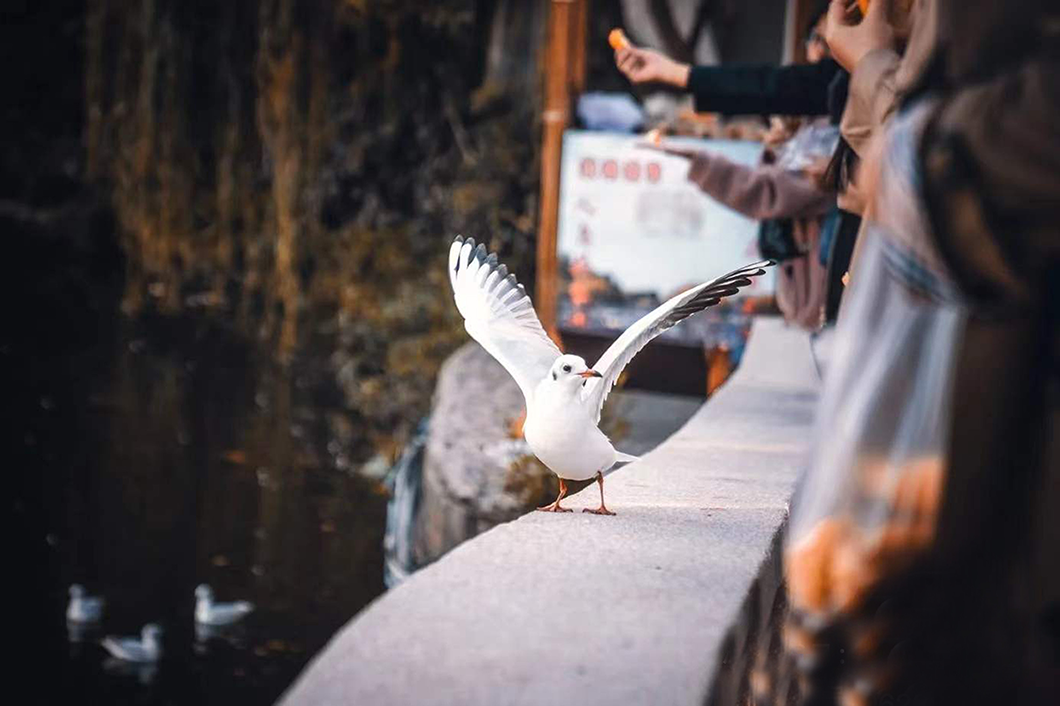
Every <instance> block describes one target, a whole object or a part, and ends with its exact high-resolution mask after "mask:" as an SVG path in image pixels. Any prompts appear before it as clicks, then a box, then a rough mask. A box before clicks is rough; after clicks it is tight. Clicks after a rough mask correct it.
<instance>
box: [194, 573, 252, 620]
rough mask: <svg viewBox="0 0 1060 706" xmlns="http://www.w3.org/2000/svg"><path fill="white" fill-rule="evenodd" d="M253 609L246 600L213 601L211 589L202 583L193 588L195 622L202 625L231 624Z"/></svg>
mask: <svg viewBox="0 0 1060 706" xmlns="http://www.w3.org/2000/svg"><path fill="white" fill-rule="evenodd" d="M253 610H254V605H253V604H252V603H248V602H247V601H236V602H234V603H214V601H213V589H212V588H210V587H209V586H207V585H206V584H204V583H202V584H199V585H198V586H197V587H196V588H195V622H196V623H201V624H202V625H231V624H232V623H235V622H238V621H240V620H242V619H243V618H244V617H245V616H246V615H247V613H250V612H251V611H253Z"/></svg>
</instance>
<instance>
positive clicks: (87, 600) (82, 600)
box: [66, 583, 105, 624]
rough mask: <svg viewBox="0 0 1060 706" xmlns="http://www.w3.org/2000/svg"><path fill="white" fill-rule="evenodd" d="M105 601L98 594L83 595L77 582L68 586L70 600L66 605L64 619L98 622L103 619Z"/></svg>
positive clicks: (81, 622)
mask: <svg viewBox="0 0 1060 706" xmlns="http://www.w3.org/2000/svg"><path fill="white" fill-rule="evenodd" d="M104 604H105V601H104V600H103V598H102V597H100V596H87V595H85V587H84V586H82V585H81V584H79V583H75V584H73V585H72V586H70V602H69V603H68V604H67V605H66V620H67V622H70V623H79V624H85V623H98V622H99V621H100V620H102V619H103V606H104Z"/></svg>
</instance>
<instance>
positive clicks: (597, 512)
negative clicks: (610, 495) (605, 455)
mask: <svg viewBox="0 0 1060 706" xmlns="http://www.w3.org/2000/svg"><path fill="white" fill-rule="evenodd" d="M596 482H597V483H599V484H600V507H598V508H596V509H595V510H590V509H589V508H585V509H584V510H582V512H591V513H593V514H594V515H614V514H615V513H613V512H611V511H610V510H608V509H607V508H606V507H605V506H604V474H603V473H601V472H600V471H597V472H596Z"/></svg>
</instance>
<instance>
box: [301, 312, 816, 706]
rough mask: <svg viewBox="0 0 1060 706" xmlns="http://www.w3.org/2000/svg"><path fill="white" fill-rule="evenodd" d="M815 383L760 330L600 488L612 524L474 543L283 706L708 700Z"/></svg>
mask: <svg viewBox="0 0 1060 706" xmlns="http://www.w3.org/2000/svg"><path fill="white" fill-rule="evenodd" d="M817 386H818V380H817V376H816V371H815V368H814V365H813V362H812V359H811V356H810V350H809V342H808V338H807V336H806V335H805V334H803V333H801V332H797V331H795V330H791V329H787V328H786V327H784V325H783V324H782V323H780V322H779V321H775V320H759V321H757V322H756V324H755V327H754V332H753V334H752V338H751V342H750V345H749V347H748V350H747V352H746V354H745V356H744V361H743V364H742V366H741V368H740V370H739V371H737V373H736V374H735V375H734V376H733V378H732V379H731V380H730V382H729V383H728V384H726V385H725V387H723V388H722V389H721V390H720V391H719V392H718V393H716V394H715V396H714V397H713V398H712V399H711V400H710V402H708V403H707V404H706V405H704V406H703V407H702V408H701V409H700V410H699V411H698V412H697V413H696V414H695V415H694V416H693V417H692V419H691V420H689V422H688V423H687V424H686V425H685V426H684V427H683V428H682V429H681V430H680V431H679V432H678V433H677V434H675V435H674V436H672V437H671V438H670V439H668V440H667V441H666V442H665V443H663V444H662V445H661V446H659V448H657V449H656V450H654V451H653V452H651V453H649V454H647V455H646V456H645V457H644V458H642V459H641V460H640V461H638V462H636V463H634V464H630V465H629V466H626V467H625V468H623V469H621V470H619V471H617V472H615V473H614V474H612V475H611V476H610V477H609V479H608V481H607V499H608V506H609V507H611V508H612V509H614V510H616V511H617V512H618V513H619V514H618V516H617V517H614V518H607V517H596V516H590V515H583V514H581V513H579V512H575V513H574V514H570V515H558V516H556V515H546V514H543V513H530V514H528V515H524V516H523V517H521V518H519V519H518V520H516V521H514V522H510V523H507V524H503V525H500V526H498V527H496V528H494V529H492V530H490V531H488V532H486V533H485V534H483V535H481V536H479V537H476V538H475V539H473V540H471V541H469V542H466V543H465V544H463V545H461V546H459V547H457V548H456V549H454V550H453V551H451V552H450V553H449V554H447V555H446V556H445V557H443V558H442V559H441V560H439V561H438V562H436V563H435V564H433V565H431V566H429V567H427V568H426V569H424V570H422V571H420V572H418V573H416V574H415V575H413V576H412V577H411V578H410V579H409V580H408V581H406V582H404V583H402V584H401V585H400V586H398V587H397V588H395V589H394V590H392V591H390V592H389V593H387V594H386V595H384V596H382V597H381V598H380V599H378V600H377V601H376V602H375V603H374V604H372V605H371V606H369V607H368V608H367V609H365V610H364V611H363V612H362V613H361V614H360V615H359V616H357V617H356V618H355V619H354V620H352V621H351V622H350V623H349V624H348V625H347V626H346V627H345V628H343V630H341V631H340V632H339V633H338V634H337V635H336V636H335V638H333V639H332V641H331V643H330V644H329V645H328V646H327V647H326V648H325V649H324V651H323V652H321V654H319V655H318V656H317V657H316V658H315V659H314V661H313V662H312V663H311V664H310V665H309V667H307V669H306V671H305V672H304V673H303V674H302V676H301V677H300V678H299V680H298V681H297V682H296V683H295V684H294V685H293V686H292V687H291V689H290V690H289V691H288V693H287V694H286V695H285V697H284V699H283V702H284V703H285V704H290V705H295V704H330V703H373V704H406V703H420V702H429V703H434V704H497V703H508V704H537V703H551V702H556V701H560V700H562V701H566V702H571V703H579V704H583V703H584V704H597V703H599V704H604V703H607V704H616V703H673V704H698V703H702V702H703V700H704V698H705V697H706V695H707V692H708V688H709V683H708V682H709V681H710V678H711V674H712V673H713V671H714V668H715V665H716V662H717V660H718V655H719V651H720V648H721V646H722V643H723V640H724V638H725V633H726V629H727V628H728V627H729V625H730V624H731V622H732V621H733V619H734V618H735V617H736V616H737V615H738V614H739V611H740V608H741V605H742V604H743V602H744V599H745V597H746V596H747V594H748V590H749V588H750V587H751V586H752V584H753V582H754V580H755V577H756V575H757V574H758V571H759V568H760V566H761V565H762V562H763V561H764V560H765V559H766V557H767V555H768V554H769V551H770V546H771V543H772V542H773V540H774V537H775V535H776V532H777V529H778V528H779V527H780V525H781V524H782V522H783V520H784V518H785V516H786V512H787V503H788V498H789V497H790V494H791V490H792V487H793V485H794V481H795V477H796V474H797V472H798V470H799V468H800V467H801V466H802V464H803V459H804V453H805V451H806V450H807V448H808V442H809V437H810V425H811V418H812V413H813V406H814V403H815V401H816V395H817ZM594 503H595V493H582V494H580V495H579V496H576V497H575V498H572V499H571V501H570V506H571V507H573V508H575V509H580V508H582V507H589V506H592V505H594Z"/></svg>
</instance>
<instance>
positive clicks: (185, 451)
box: [16, 320, 386, 704]
mask: <svg viewBox="0 0 1060 706" xmlns="http://www.w3.org/2000/svg"><path fill="white" fill-rule="evenodd" d="M104 331H106V329H104ZM252 351H253V348H252V346H250V345H248V344H247V343H245V342H242V341H240V340H239V339H238V338H236V337H234V336H232V335H229V334H227V333H226V332H225V331H224V330H222V329H220V328H219V327H216V326H213V325H211V324H209V323H208V322H202V321H183V320H178V321H173V320H167V321H155V322H149V323H148V324H145V325H138V326H135V327H134V326H132V325H131V324H125V323H119V324H116V325H115V327H114V328H113V329H111V330H110V331H109V333H106V334H105V335H101V340H100V341H99V342H97V343H96V344H95V345H94V346H91V347H88V348H86V349H84V350H80V351H77V352H76V354H75V355H73V356H70V355H68V352H67V355H66V357H64V358H63V359H62V360H61V361H38V362H37V365H36V368H35V374H34V375H33V376H32V377H31V379H29V380H28V381H26V384H27V390H26V392H27V395H32V398H31V399H33V400H35V401H36V404H35V405H34V412H33V414H31V415H29V416H28V417H27V418H26V419H25V421H24V425H25V427H24V429H21V430H20V431H19V438H20V439H22V440H24V442H25V443H24V450H26V452H27V463H28V465H29V469H28V470H29V471H31V472H36V474H37V475H36V476H33V475H32V473H31V474H30V476H29V477H34V478H39V481H40V485H39V486H37V487H35V486H33V485H30V486H29V488H28V489H27V492H26V495H25V496H23V497H21V498H20V499H16V512H17V513H18V512H21V515H20V517H22V519H23V522H24V524H25V525H27V526H30V527H33V528H34V529H33V531H34V533H37V534H36V536H37V537H39V539H38V540H35V542H34V543H33V544H32V547H33V548H32V549H30V550H27V552H35V553H36V555H35V557H36V558H38V559H42V560H43V566H44V567H45V572H44V574H43V581H44V585H43V586H42V588H43V592H42V593H39V594H38V595H43V596H45V600H44V601H43V605H42V609H43V611H44V615H43V616H39V620H38V624H37V629H38V631H39V630H40V629H41V628H40V625H42V624H43V625H45V626H46V627H45V628H44V631H45V638H44V642H45V648H46V654H47V655H48V656H49V657H54V658H56V659H57V663H58V664H61V665H62V667H63V669H62V671H63V676H64V678H63V679H61V680H56V683H55V684H51V685H48V686H49V687H50V688H53V689H55V690H57V691H58V692H59V693H58V694H56V696H58V697H69V698H73V697H75V696H76V698H78V699H80V700H84V699H88V700H89V701H91V702H97V703H108V702H123V703H124V702H136V703H167V704H170V703H196V704H199V703H203V704H206V703H233V702H235V703H271V702H272V701H273V700H275V698H276V697H278V696H279V694H280V693H281V692H282V691H283V689H284V688H285V687H286V686H287V685H288V684H289V683H290V681H291V680H292V679H293V678H294V677H295V676H296V675H297V673H298V672H299V671H300V669H301V668H302V667H303V666H304V664H305V663H306V662H307V661H308V659H309V658H310V657H311V656H312V653H313V652H314V651H315V650H317V649H319V648H320V647H321V646H323V644H324V643H325V642H326V640H327V639H328V638H329V637H330V636H331V634H332V633H333V632H334V631H335V630H336V629H338V628H339V627H340V626H341V625H342V624H343V623H344V622H345V621H346V620H347V619H349V618H350V617H351V616H352V615H353V614H354V613H356V612H357V611H358V610H359V609H360V608H361V607H363V606H364V605H365V604H367V603H368V601H370V600H371V599H372V598H374V597H375V596H376V595H378V594H379V593H380V592H381V591H382V589H383V581H382V563H383V562H382V549H381V547H382V535H383V527H384V524H385V501H386V494H385V490H383V489H382V487H381V486H380V485H379V483H378V481H376V480H369V479H365V478H362V477H360V476H358V475H357V474H355V473H352V472H349V471H344V470H341V469H338V468H336V467H335V464H334V461H333V458H334V454H331V453H328V452H327V444H328V442H329V438H328V437H329V434H328V424H327V419H328V416H329V415H342V416H349V415H348V413H347V412H346V411H345V410H344V409H343V408H342V407H341V406H340V405H339V404H337V403H335V402H334V400H337V399H340V397H339V395H337V394H333V393H332V392H331V391H330V390H329V389H328V385H329V384H330V383H329V380H330V379H331V376H330V374H329V373H328V371H327V367H326V362H322V361H315V360H312V359H307V360H302V361H296V362H294V363H292V364H291V365H290V366H289V367H288V368H285V369H280V368H277V367H274V366H273V365H272V364H271V363H268V362H262V361H259V360H256V359H255V358H254V356H253V353H252ZM322 360H323V359H322ZM345 453H346V454H347V455H352V454H354V453H355V451H354V450H351V449H346V450H345ZM37 509H39V510H40V514H39V517H38V515H37V513H36V510H37ZM45 538H49V539H47V540H46V541H45ZM72 583H83V584H84V585H85V587H86V589H87V590H88V591H89V592H90V593H92V594H96V595H102V596H104V597H105V599H106V604H107V613H106V615H105V617H104V620H103V623H102V628H103V630H104V631H105V632H106V633H108V634H134V633H137V632H138V631H139V628H140V626H141V625H144V624H145V623H148V622H158V623H159V624H161V625H162V626H163V629H164V637H163V642H164V651H163V656H162V659H161V661H160V662H159V663H158V664H157V665H149V666H148V667H143V666H139V665H129V664H122V663H121V661H120V660H119V661H118V662H117V663H116V662H113V661H108V660H107V658H106V655H105V653H104V652H103V650H102V649H101V648H100V647H99V644H98V639H99V637H100V634H101V631H100V630H99V626H81V625H74V624H70V625H68V624H66V622H65V610H66V607H67V605H66V599H67V587H68V586H69V585H70V584H72ZM200 583H209V584H210V585H212V586H213V587H215V589H216V591H217V594H218V595H219V596H224V597H238V598H241V599H247V600H249V601H251V602H252V603H254V605H255V606H256V610H255V612H254V613H252V614H250V615H249V616H248V617H247V618H246V620H245V622H244V623H241V624H239V625H237V626H232V627H230V628H222V629H217V628H213V627H207V626H196V624H195V621H194V619H193V612H194V595H193V591H194V589H195V587H196V586H197V585H198V584H200Z"/></svg>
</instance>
